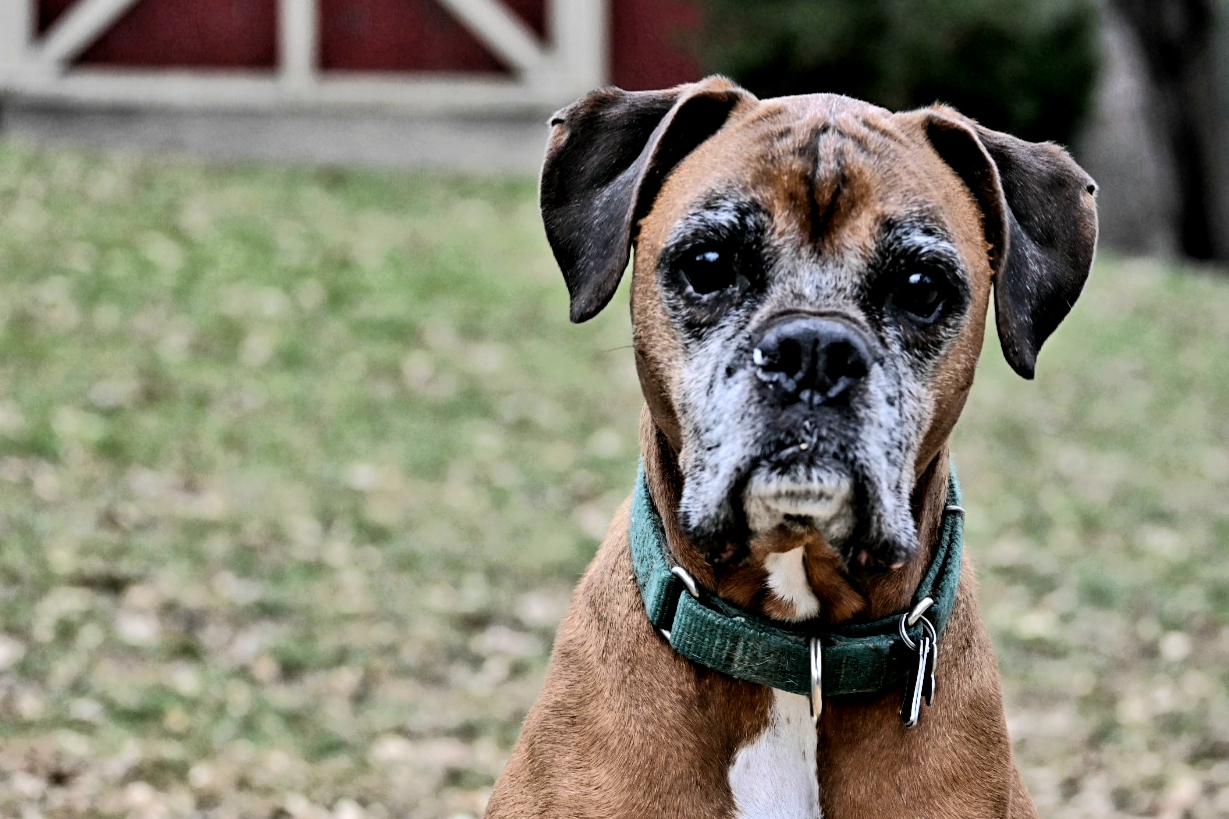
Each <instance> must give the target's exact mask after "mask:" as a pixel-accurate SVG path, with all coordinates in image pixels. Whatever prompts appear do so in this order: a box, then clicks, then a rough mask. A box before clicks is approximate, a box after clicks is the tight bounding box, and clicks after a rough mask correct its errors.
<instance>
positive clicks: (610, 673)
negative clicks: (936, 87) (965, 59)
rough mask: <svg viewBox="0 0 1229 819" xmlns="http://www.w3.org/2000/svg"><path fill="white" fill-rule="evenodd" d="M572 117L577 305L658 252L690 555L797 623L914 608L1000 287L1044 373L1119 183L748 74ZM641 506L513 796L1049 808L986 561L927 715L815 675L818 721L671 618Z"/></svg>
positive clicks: (590, 589) (949, 118) (561, 210)
mask: <svg viewBox="0 0 1229 819" xmlns="http://www.w3.org/2000/svg"><path fill="white" fill-rule="evenodd" d="M551 124H552V126H553V130H552V133H551V137H550V144H549V147H548V150H547V155H546V163H545V167H544V168H543V171H542V188H541V203H542V214H543V218H544V220H545V223H546V232H547V236H548V238H549V239H550V243H551V246H552V248H553V249H554V252H555V257H556V259H557V260H558V262H559V264H560V267H561V268H562V269H563V274H564V278H565V279H566V281H567V285H568V290H569V291H570V293H571V298H572V320H573V321H578V322H579V321H584V320H586V319H588V318H590V317H592V316H593V315H594V314H596V313H597V312H598V311H599V310H601V309H602V308H603V307H604V306H605V305H606V303H607V302H608V301H609V300H610V299H611V297H612V295H613V294H614V292H615V289H616V288H617V286H618V283H619V279H620V277H621V275H622V273H623V270H624V267H625V266H626V264H627V261H628V256H629V251H630V248H631V247H633V246H634V247H635V251H636V252H635V267H634V279H633V284H632V321H633V333H634V340H635V354H636V364H637V367H638V369H639V374H640V381H641V386H642V388H643V392H644V396H645V399H646V404H647V407H646V410H645V412H644V414H643V418H642V423H641V447H642V454H643V458H644V471H645V476H646V480H647V487H648V492H647V495H646V497H651V504H652V506H653V507H655V509H656V512H657V514H659V515H660V521H661V528H662V530H663V531H664V543H665V545H664V546H663V551H664V552H665V553H666V554H667V556H668V560H669V562H671V563H673V564H675V565H676V566H679V567H681V568H682V569H684V570H685V573H689V574H690V577H692V578H694V579H695V582H696V583H697V584H698V586H699V589H698V590H697V599H705V598H707V599H709V600H710V602H712V603H713V605H718V604H720V603H724V604H728V605H730V606H734V607H737V608H738V609H741V610H742V611H743V612H745V613H746V615H745V617H749V618H752V619H754V618H755V616H756V615H759V616H761V617H763V618H767V619H769V620H771V621H773V622H775V623H778V624H781V625H783V626H787V627H790V628H793V629H795V630H796V631H797V632H798V633H799V634H800V635H802V636H800V637H799V638H798V639H806V638H805V635H806V634H807V633H812V632H813V633H816V634H819V633H824V634H826V633H828V631H829V630H831V629H834V628H840V627H846V626H847V624H849V623H860V622H869V621H876V620H878V619H879V618H887V617H894V616H896V615H900V614H901V613H902V612H909V610H910V607H911V604H912V601H913V600H914V594H915V590H916V589H917V588H918V586H919V583H921V582H923V577H924V575H926V572H927V567H928V566H929V565H930V564H931V561H932V559H936V549H937V548H938V546H937V544H938V543H939V541H940V527H941V525H943V526H946V524H945V523H944V524H941V521H943V520H945V516H946V515H948V514H955V513H956V512H955V511H954V510H949V511H948V512H945V503H947V502H948V501H947V500H946V499H947V497H948V496H947V492H948V483H947V479H948V471H949V465H948V460H949V459H948V456H949V449H948V448H949V440H950V435H951V432H952V428H953V426H954V425H955V423H956V419H957V417H958V416H959V414H960V412H961V409H962V408H963V406H964V403H965V399H966V397H967V396H968V393H969V389H970V387H971V385H972V383H973V374H974V369H975V367H976V363H977V357H978V354H979V352H980V350H981V346H982V335H983V330H984V325H985V317H986V311H987V305H988V302H989V299H990V293H991V289H992V285H993V290H994V297H995V314H996V317H997V323H998V333H999V338H1000V339H1001V341H1002V346H1003V352H1004V354H1005V355H1006V357H1007V360H1008V361H1009V362H1010V363H1011V365H1012V367H1013V368H1015V370H1016V371H1017V372H1018V373H1020V374H1021V375H1022V376H1024V377H1025V378H1031V377H1032V374H1033V368H1034V364H1035V362H1036V357H1037V353H1038V350H1039V348H1040V346H1041V344H1042V342H1043V341H1044V340H1045V339H1046V338H1047V337H1048V336H1049V335H1050V333H1051V332H1053V330H1054V329H1055V328H1056V327H1057V325H1058V324H1059V322H1060V321H1062V319H1063V318H1064V317H1065V316H1066V314H1067V312H1068V311H1069V310H1070V308H1071V305H1072V303H1073V302H1074V301H1075V299H1076V297H1077V296H1078V295H1079V292H1080V289H1081V288H1082V286H1083V283H1084V280H1085V278H1086V277H1087V275H1088V270H1089V266H1090V264H1091V262H1092V256H1093V249H1094V245H1095V241H1096V205H1095V201H1094V193H1095V190H1096V188H1095V185H1094V184H1093V182H1092V180H1091V179H1090V178H1089V177H1088V175H1087V174H1086V173H1084V172H1083V171H1082V170H1081V169H1080V168H1079V167H1078V166H1077V165H1076V164H1075V163H1074V162H1073V161H1072V160H1071V158H1070V157H1069V156H1068V155H1067V154H1066V153H1065V152H1064V151H1062V150H1061V149H1060V148H1058V147H1055V146H1053V145H1049V144H1032V143H1027V142H1023V141H1021V140H1018V139H1015V138H1014V137H1011V136H1008V135H1006V134H1002V133H998V132H995V131H990V130H987V129H985V128H982V127H980V126H978V125H977V124H976V123H974V122H972V121H970V120H968V119H966V118H965V117H963V116H961V115H960V114H958V113H956V112H955V111H953V110H951V109H948V108H943V107H934V108H928V109H923V110H920V111H910V112H906V113H899V114H893V113H891V112H889V111H885V110H883V109H881V108H877V107H875V106H872V105H868V104H866V103H862V102H858V101H856V100H852V99H848V98H845V97H839V96H832V95H824V94H817V95H813V96H803V97H789V98H782V99H771V100H758V99H756V98H755V97H754V96H752V95H751V94H749V93H748V92H747V91H745V90H743V89H741V88H738V87H737V86H735V85H733V84H732V83H730V82H729V81H727V80H724V79H721V78H709V79H707V80H704V81H702V82H700V83H696V84H694V85H686V86H680V87H678V88H673V89H670V90H667V91H661V92H651V93H625V92H622V91H618V90H604V91H599V92H595V93H593V94H591V95H589V96H588V97H586V98H585V99H583V100H581V101H579V102H577V103H576V104H574V105H572V106H570V107H568V108H565V109H564V110H562V111H561V112H559V113H558V114H557V115H556V116H555V117H554V119H553V120H552V123H551ZM629 518H630V513H629V507H628V506H625V507H624V508H623V509H622V510H621V511H620V512H619V514H618V515H617V516H616V517H615V520H614V522H613V524H612V526H611V529H610V533H609V535H608V536H607V538H606V541H605V543H603V545H602V547H601V549H600V551H599V552H598V554H597V557H596V558H595V560H594V562H593V564H592V566H591V567H590V569H589V571H588V573H587V574H586V575H585V578H584V580H583V581H582V583H581V585H580V588H579V590H578V591H577V593H576V596H575V598H574V600H573V602H572V607H571V610H570V612H569V613H568V615H567V618H566V619H565V621H564V623H563V625H562V626H561V628H560V630H559V634H558V638H557V640H556V643H555V650H554V655H553V658H552V662H551V668H550V672H549V675H548V677H547V681H546V687H545V690H544V691H543V693H542V696H541V698H540V699H539V700H538V703H537V705H536V706H535V707H534V708H533V710H532V711H531V712H530V714H529V717H528V719H527V720H526V722H525V727H524V731H523V733H522V736H521V739H520V742H519V744H518V745H517V747H516V750H515V751H514V752H513V755H512V758H511V760H510V761H509V763H508V766H507V769H506V770H505V771H504V774H503V776H502V778H501V779H500V781H499V783H498V785H497V786H496V788H495V792H494V795H493V796H492V798H491V802H490V806H489V809H488V811H487V815H488V816H489V817H497V818H499V819H502V818H503V817H561V819H562V818H563V817H566V818H567V819H580V818H581V817H603V818H609V817H628V818H629V819H630V818H631V817H636V818H637V819H639V817H652V816H670V817H688V819H694V818H695V817H781V819H795V818H797V819H802V818H803V817H818V816H820V814H821V807H822V813H823V814H824V815H827V816H829V817H832V819H860V818H861V817H904V816H909V817H992V816H993V817H1000V816H1012V817H1021V816H1034V815H1035V811H1034V808H1033V806H1032V803H1031V801H1030V799H1029V797H1028V794H1027V792H1026V791H1025V788H1024V786H1023V783H1022V781H1021V778H1020V775H1019V773H1018V771H1017V770H1016V767H1015V765H1014V763H1013V761H1012V755H1011V746H1010V743H1009V740H1008V736H1007V730H1006V726H1005V722H1004V718H1003V706H1002V695H1001V690H1000V683H999V677H998V669H997V666H996V663H995V658H994V653H993V650H992V648H991V646H990V642H989V640H988V638H987V635H986V630H985V627H984V625H983V623H982V620H981V618H980V615H979V613H978V609H977V601H976V594H975V592H976V585H975V580H974V576H973V572H972V569H971V568H970V567H969V566H968V565H967V564H966V565H964V568H963V571H960V570H959V569H957V570H956V571H957V572H959V574H956V573H953V574H952V577H953V578H956V577H958V578H959V592H958V593H956V592H955V591H953V593H952V601H953V602H952V604H951V614H950V618H949V619H948V620H947V622H946V628H944V629H941V632H940V634H939V635H938V637H937V639H938V645H939V646H941V648H942V657H941V659H939V660H938V661H937V677H938V679H939V681H940V684H941V688H940V694H939V696H938V697H937V698H936V699H935V701H934V705H933V706H932V707H930V708H927V709H925V712H924V716H923V717H922V718H921V720H920V721H919V722H918V724H917V727H916V729H914V730H906V728H905V727H904V726H903V725H902V721H901V714H900V711H901V697H902V689H906V687H907V686H908V685H909V682H908V681H907V680H906V681H905V682H904V683H900V682H899V680H898V682H897V683H895V684H894V685H890V686H888V687H887V688H886V689H884V690H882V691H879V692H878V693H864V694H851V695H847V696H825V697H823V698H822V699H820V697H819V696H818V694H816V695H815V696H816V699H817V700H818V702H817V706H818V705H822V706H823V707H822V715H821V716H820V717H819V718H818V722H817V726H816V727H813V725H812V721H811V719H809V718H808V710H809V703H808V700H807V698H806V697H804V696H800V695H798V694H796V693H787V692H786V691H784V690H776V689H774V688H771V687H768V686H766V685H761V684H756V683H753V682H747V681H745V680H744V679H736V678H734V677H732V676H729V675H727V674H724V673H721V672H719V671H714V670H712V669H710V668H706V667H704V666H702V665H700V664H698V663H696V662H692V661H690V660H688V659H686V658H685V657H684V656H682V655H681V654H680V653H679V651H676V649H675V647H674V646H672V642H671V638H669V637H667V636H665V633H664V631H663V632H659V631H658V629H656V628H654V625H653V623H651V622H650V620H649V617H648V616H647V615H646V600H647V597H642V594H641V590H640V589H639V588H638V585H637V580H638V577H639V576H640V575H638V574H637V572H639V571H640V570H639V564H637V569H636V571H634V570H633V564H632V559H631V557H630V553H629V552H630V546H629V540H630V536H629V526H630V525H631V524H630V523H629ZM958 560H959V558H957V561H958ZM936 562H937V561H936ZM641 579H642V578H641ZM952 588H953V589H954V588H955V582H953V583H952ZM745 617H744V616H743V615H739V614H737V613H736V614H735V616H733V618H732V619H733V620H737V621H740V622H741V621H742V620H744V619H745ZM911 622H912V620H911ZM790 624H794V625H792V626H791V625H790ZM902 630H903V627H902ZM919 633H920V632H919ZM675 638H677V635H675ZM892 639H894V638H892ZM823 641H827V642H831V640H830V638H827V637H825V638H823ZM819 642H822V641H820V640H818V638H817V641H816V642H813V643H812V645H813V646H814V645H818V644H819ZM827 642H825V645H827ZM909 642H910V643H911V644H913V643H914V641H912V640H911V641H909ZM920 643H921V638H920V637H919V638H918V640H917V644H920ZM680 650H681V649H680ZM812 650H813V651H814V650H818V649H812ZM825 650H826V649H825ZM892 651H894V652H897V654H895V655H893V656H903V655H900V652H901V651H903V649H900V647H899V646H894V647H893V649H892ZM936 651H937V649H936ZM918 652H919V654H918V656H919V657H923V654H922V649H918ZM923 664H924V663H923ZM812 673H813V674H815V673H817V672H812ZM917 679H918V680H921V679H922V672H921V671H920V670H919V672H918V675H917ZM919 685H920V683H919ZM816 690H817V689H816ZM932 691H933V689H932ZM916 707H917V706H916V705H915V708H916Z"/></svg>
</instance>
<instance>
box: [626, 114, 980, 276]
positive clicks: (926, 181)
mask: <svg viewBox="0 0 1229 819" xmlns="http://www.w3.org/2000/svg"><path fill="white" fill-rule="evenodd" d="M748 206H753V207H756V208H757V209H760V210H762V211H763V212H764V213H765V215H767V216H768V217H769V218H770V219H771V227H770V231H771V233H773V234H776V235H778V236H780V237H785V238H790V239H792V240H793V241H799V240H801V241H802V242H804V243H805V244H808V245H811V246H814V247H815V248H816V249H817V250H819V251H820V252H821V253H822V254H823V255H830V254H831V255H837V256H843V255H847V254H856V255H866V254H868V253H870V252H872V251H873V249H874V247H875V245H876V244H877V243H878V242H880V241H882V240H883V239H884V233H885V229H886V228H887V227H888V226H891V225H910V226H912V227H914V228H917V229H921V230H923V231H925V232H926V233H929V234H931V235H935V236H942V237H945V238H947V239H949V240H950V241H951V242H953V243H954V244H955V245H956V246H957V247H959V248H960V249H961V252H962V255H963V254H968V255H969V256H971V257H976V256H978V255H979V252H981V253H983V254H984V248H985V245H984V240H983V239H982V236H983V234H982V233H981V229H980V227H981V217H980V213H979V212H978V211H977V209H976V205H975V204H974V202H973V199H972V196H971V194H970V193H969V191H968V190H967V188H965V186H964V185H963V183H962V182H960V181H959V179H958V178H957V177H956V175H955V174H954V173H953V172H952V171H951V170H950V169H949V168H948V167H947V165H946V164H945V163H944V162H943V161H942V160H941V159H940V158H939V157H938V155H937V154H936V153H935V152H934V150H933V149H932V148H931V147H930V144H929V142H928V141H927V140H926V139H925V137H924V135H923V134H921V133H920V130H919V129H917V128H915V127H914V126H913V125H912V124H911V121H909V120H907V119H902V118H901V117H899V116H896V115H894V114H892V113H891V112H889V111H887V110H885V109H883V108H879V107H877V106H873V105H870V104H868V103H864V102H860V101H858V100H853V99H850V98H848V97H841V96H836V95H831V94H815V95H809V96H803V97H784V98H778V99H773V100H768V101H766V102H760V103H758V104H757V105H756V106H755V107H754V108H752V109H751V110H750V111H749V112H747V113H745V114H743V115H742V116H738V117H735V118H734V119H733V120H732V121H731V122H729V123H728V124H727V125H726V127H725V128H723V129H722V130H721V131H719V132H718V133H717V134H715V135H714V136H713V137H711V138H710V139H709V140H707V141H706V142H705V143H704V144H703V145H701V146H700V147H699V148H698V149H696V150H695V151H694V152H692V153H691V154H690V155H689V156H687V157H686V158H685V159H684V160H683V161H682V162H680V163H679V165H678V166H677V168H676V169H675V170H674V171H673V172H672V173H671V174H670V176H669V178H668V179H667V180H666V183H665V185H664V186H663V188H662V190H661V192H660V194H659V196H658V198H657V201H656V202H655V203H654V207H653V209H652V212H651V213H650V214H649V216H648V218H646V220H645V222H644V223H643V225H642V239H643V240H648V241H649V242H650V243H651V244H653V245H657V246H659V247H660V246H662V245H664V244H666V243H668V242H669V241H670V240H671V234H677V233H678V228H679V226H680V225H681V223H683V222H684V221H685V220H688V219H695V218H715V219H720V218H722V214H723V211H725V212H728V213H729V214H730V216H731V217H732V216H733V215H734V214H736V213H737V212H738V211H739V209H740V208H746V207H748Z"/></svg>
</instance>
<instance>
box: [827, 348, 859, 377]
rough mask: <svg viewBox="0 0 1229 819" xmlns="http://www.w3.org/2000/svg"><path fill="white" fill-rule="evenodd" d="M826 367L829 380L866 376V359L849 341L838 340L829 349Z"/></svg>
mask: <svg viewBox="0 0 1229 819" xmlns="http://www.w3.org/2000/svg"><path fill="white" fill-rule="evenodd" d="M825 357H826V359H827V360H826V361H825V367H824V369H825V370H826V371H827V375H828V380H830V381H832V382H833V383H836V382H837V381H840V380H841V379H842V378H851V379H857V378H863V377H865V376H866V373H867V369H866V359H865V358H864V357H863V356H862V354H861V352H859V350H858V348H857V347H855V346H854V345H853V344H851V343H850V342H848V341H838V342H836V343H834V344H833V345H832V346H831V347H829V348H828V350H827V355H826V356H825Z"/></svg>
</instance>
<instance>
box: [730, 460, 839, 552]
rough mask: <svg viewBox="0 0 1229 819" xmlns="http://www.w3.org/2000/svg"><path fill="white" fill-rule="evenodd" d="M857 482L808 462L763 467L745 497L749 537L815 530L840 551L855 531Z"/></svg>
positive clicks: (772, 463)
mask: <svg viewBox="0 0 1229 819" xmlns="http://www.w3.org/2000/svg"><path fill="white" fill-rule="evenodd" d="M854 495H855V493H854V477H853V475H852V474H851V471H850V470H848V469H845V468H843V467H842V466H840V465H838V464H834V463H831V462H823V461H820V462H816V461H813V460H810V459H806V458H791V459H788V460H784V461H783V460H782V459H780V458H774V459H772V460H768V461H762V462H761V463H759V464H757V465H756V466H755V468H754V469H752V471H751V474H750V477H749V478H748V479H747V482H746V485H745V486H744V487H743V491H742V498H741V500H742V508H743V516H744V518H745V520H746V522H747V529H748V532H749V534H750V535H751V536H753V537H754V536H756V535H760V534H763V533H765V532H768V531H769V530H771V529H775V528H776V527H778V526H787V527H790V528H795V529H813V530H815V531H817V532H819V533H820V534H821V535H823V537H824V540H825V541H827V543H828V545H830V546H832V547H833V548H835V549H838V550H839V549H840V548H841V547H842V546H843V545H844V544H845V542H846V541H847V540H848V539H849V536H850V535H851V534H853V529H854V520H855V514H854Z"/></svg>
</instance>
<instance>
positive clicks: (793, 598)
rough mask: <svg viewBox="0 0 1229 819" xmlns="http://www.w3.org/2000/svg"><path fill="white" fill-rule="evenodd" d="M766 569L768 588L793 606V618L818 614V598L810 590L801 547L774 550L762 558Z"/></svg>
mask: <svg viewBox="0 0 1229 819" xmlns="http://www.w3.org/2000/svg"><path fill="white" fill-rule="evenodd" d="M764 568H766V569H767V570H768V588H770V589H772V593H773V594H775V595H776V596H777V597H779V598H781V599H782V600H783V601H785V602H786V603H790V604H792V605H793V606H794V616H793V617H792V618H791V619H793V620H796V621H799V622H801V621H802V620H810V619H811V618H812V617H814V616H815V615H817V614H819V599H818V598H817V597H816V596H815V592H813V591H811V584H810V582H808V581H807V570H806V568H804V567H803V565H802V547H801V546H798V547H796V548H793V549H790V550H789V551H788V552H775V553H773V554H770V555H768V557H766V558H764Z"/></svg>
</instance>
